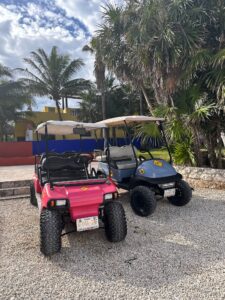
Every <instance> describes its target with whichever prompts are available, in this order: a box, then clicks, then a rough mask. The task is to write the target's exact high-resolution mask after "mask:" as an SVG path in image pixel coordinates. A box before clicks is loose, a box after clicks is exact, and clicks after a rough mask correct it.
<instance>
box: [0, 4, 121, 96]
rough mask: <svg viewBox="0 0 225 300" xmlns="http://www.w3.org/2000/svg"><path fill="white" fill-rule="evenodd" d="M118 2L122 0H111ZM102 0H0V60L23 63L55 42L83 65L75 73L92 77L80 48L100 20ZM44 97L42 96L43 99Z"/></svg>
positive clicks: (87, 56)
mask: <svg viewBox="0 0 225 300" xmlns="http://www.w3.org/2000/svg"><path fill="white" fill-rule="evenodd" d="M111 2H112V3H121V2H123V1H122V0H112V1H111ZM105 3H106V1H102V0H27V1H25V0H0V63H1V64H3V65H6V66H8V67H10V68H16V67H24V66H25V65H24V62H23V58H24V57H28V56H29V53H30V52H31V51H35V50H36V49H38V48H43V49H44V50H45V51H46V52H49V51H50V49H51V48H52V46H54V45H56V46H57V47H58V48H59V51H61V52H63V53H67V54H69V55H70V56H71V58H82V59H83V60H84V62H85V67H84V68H83V69H82V70H81V71H80V72H79V73H78V74H77V77H82V78H85V79H91V80H94V75H93V62H94V57H93V56H92V55H91V54H89V53H86V52H83V51H82V48H83V46H84V45H86V44H88V42H89V40H90V39H91V36H92V35H93V34H94V32H95V30H96V29H97V24H99V23H100V21H101V13H100V12H101V9H102V6H103V5H104V4H105ZM43 101H44V100H43Z"/></svg>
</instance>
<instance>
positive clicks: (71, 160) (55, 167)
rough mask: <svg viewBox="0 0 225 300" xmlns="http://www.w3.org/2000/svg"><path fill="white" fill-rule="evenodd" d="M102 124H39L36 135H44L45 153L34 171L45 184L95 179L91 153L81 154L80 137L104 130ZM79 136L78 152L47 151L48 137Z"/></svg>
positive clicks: (57, 122) (54, 122)
mask: <svg viewBox="0 0 225 300" xmlns="http://www.w3.org/2000/svg"><path fill="white" fill-rule="evenodd" d="M104 127H105V125H103V124H100V125H98V124H94V123H82V122H75V121H47V122H45V123H42V124H40V125H39V126H38V127H37V129H36V132H37V135H38V134H40V135H44V140H45V152H44V153H42V155H41V157H40V162H39V164H37V163H36V171H37V169H38V172H39V173H40V178H41V179H44V181H45V182H50V183H53V182H58V181H71V180H72V181H74V180H76V181H78V180H84V179H97V174H96V172H95V170H94V168H92V166H91V162H92V160H93V155H92V153H84V152H82V141H81V137H82V135H84V134H85V132H86V131H91V130H97V129H101V128H104ZM71 134H76V135H77V134H78V135H80V151H79V152H77V151H70V152H63V153H57V152H52V150H51V149H49V140H48V135H63V136H64V137H65V136H66V135H71Z"/></svg>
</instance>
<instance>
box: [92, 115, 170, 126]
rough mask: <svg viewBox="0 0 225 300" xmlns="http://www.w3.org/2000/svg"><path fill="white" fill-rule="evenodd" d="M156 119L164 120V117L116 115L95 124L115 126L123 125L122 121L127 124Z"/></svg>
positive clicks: (154, 120)
mask: <svg viewBox="0 0 225 300" xmlns="http://www.w3.org/2000/svg"><path fill="white" fill-rule="evenodd" d="M156 121H165V119H164V118H155V117H147V116H124V117H116V118H111V119H106V120H102V121H100V122H97V123H96V124H99V125H100V124H105V125H107V126H117V125H124V122H126V123H127V124H130V123H143V122H156Z"/></svg>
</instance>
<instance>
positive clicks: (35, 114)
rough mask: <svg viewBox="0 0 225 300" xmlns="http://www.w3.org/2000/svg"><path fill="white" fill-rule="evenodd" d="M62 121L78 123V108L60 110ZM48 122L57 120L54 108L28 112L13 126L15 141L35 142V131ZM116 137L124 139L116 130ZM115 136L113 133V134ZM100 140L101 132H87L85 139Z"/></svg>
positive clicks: (118, 130)
mask: <svg viewBox="0 0 225 300" xmlns="http://www.w3.org/2000/svg"><path fill="white" fill-rule="evenodd" d="M61 114H62V117H63V120H71V121H78V114H79V109H78V108H65V109H61ZM49 120H59V116H58V112H57V109H56V107H51V106H45V107H44V108H43V111H29V112H25V113H24V117H23V118H21V119H19V120H18V121H17V122H16V124H15V140H16V141H36V140H37V136H36V133H35V129H36V128H37V126H38V125H39V124H41V123H43V122H46V121H49ZM115 132H116V136H117V137H124V131H123V130H121V129H116V131H115ZM114 134H115V133H114ZM96 137H97V138H100V137H102V131H101V130H100V131H97V132H96V131H95V132H90V133H88V132H87V136H86V138H96ZM110 137H113V129H111V130H110ZM83 138H85V137H83ZM50 139H52V140H61V139H62V135H56V136H50ZM66 139H80V136H79V135H69V136H66Z"/></svg>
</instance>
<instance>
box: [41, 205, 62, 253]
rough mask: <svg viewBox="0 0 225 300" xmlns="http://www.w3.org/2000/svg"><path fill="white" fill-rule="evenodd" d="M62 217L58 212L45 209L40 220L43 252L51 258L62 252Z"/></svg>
mask: <svg viewBox="0 0 225 300" xmlns="http://www.w3.org/2000/svg"><path fill="white" fill-rule="evenodd" d="M61 232H62V217H61V215H60V213H59V212H58V211H56V210H48V209H43V210H42V212H41V219H40V239H41V241H40V242H41V247H40V248H41V252H42V253H43V254H44V255H45V256H50V255H52V254H55V253H57V252H59V251H60V250H61Z"/></svg>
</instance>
